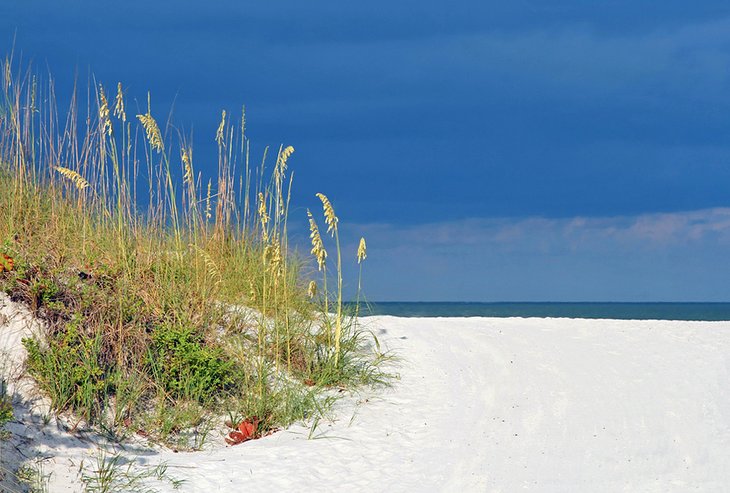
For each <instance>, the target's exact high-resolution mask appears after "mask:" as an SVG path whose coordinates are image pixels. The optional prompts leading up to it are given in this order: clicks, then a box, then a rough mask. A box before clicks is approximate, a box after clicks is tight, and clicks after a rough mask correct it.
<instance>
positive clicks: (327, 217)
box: [317, 193, 339, 236]
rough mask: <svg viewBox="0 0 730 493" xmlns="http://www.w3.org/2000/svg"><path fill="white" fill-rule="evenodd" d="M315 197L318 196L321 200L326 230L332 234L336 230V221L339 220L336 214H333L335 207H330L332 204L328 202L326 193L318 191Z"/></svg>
mask: <svg viewBox="0 0 730 493" xmlns="http://www.w3.org/2000/svg"><path fill="white" fill-rule="evenodd" d="M317 197H319V200H321V201H322V209H323V210H324V222H325V224H327V232H328V233H330V234H332V236H334V235H335V232H336V231H337V222H338V221H339V219H337V216H336V215H335V209H334V208H333V207H332V204H331V203H330V201H329V199H328V198H327V196H326V195H324V194H323V193H318V194H317Z"/></svg>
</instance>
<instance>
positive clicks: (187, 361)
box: [148, 325, 239, 401]
mask: <svg viewBox="0 0 730 493" xmlns="http://www.w3.org/2000/svg"><path fill="white" fill-rule="evenodd" d="M148 365H149V366H150V368H151V370H152V371H151V373H152V374H153V375H154V378H155V380H156V381H157V383H158V384H159V385H160V386H161V387H162V388H163V389H164V390H165V392H167V393H168V394H169V395H170V396H171V397H173V398H175V399H180V398H186V399H194V400H201V401H205V400H208V399H210V398H211V397H213V396H215V395H219V394H222V393H225V392H226V391H228V390H231V389H232V388H233V387H234V386H235V385H236V383H237V378H236V375H237V373H239V372H237V371H236V367H235V364H234V363H233V362H232V361H231V360H229V359H227V358H226V357H225V355H224V353H223V350H222V349H221V348H218V347H211V346H208V345H205V341H204V339H203V337H202V336H200V335H199V334H197V333H196V331H195V330H194V329H192V328H190V327H177V326H169V325H163V326H160V327H157V329H156V330H155V332H154V334H153V336H152V346H151V348H150V351H149V353H148Z"/></svg>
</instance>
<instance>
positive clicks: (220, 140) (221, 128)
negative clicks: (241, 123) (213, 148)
mask: <svg viewBox="0 0 730 493" xmlns="http://www.w3.org/2000/svg"><path fill="white" fill-rule="evenodd" d="M225 128H226V110H223V112H222V113H221V122H220V124H219V125H218V131H217V132H216V133H215V141H216V142H218V145H219V146H220V145H223V131H224V130H225Z"/></svg>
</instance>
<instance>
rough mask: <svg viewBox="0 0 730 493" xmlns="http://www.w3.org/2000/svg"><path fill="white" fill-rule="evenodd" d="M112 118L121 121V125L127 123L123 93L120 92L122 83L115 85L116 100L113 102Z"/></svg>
mask: <svg viewBox="0 0 730 493" xmlns="http://www.w3.org/2000/svg"><path fill="white" fill-rule="evenodd" d="M114 116H116V117H117V118H119V119H120V120H122V123H125V122H126V121H127V113H126V112H125V111H124V93H123V92H122V83H121V82H119V83H118V84H117V98H116V100H115V101H114Z"/></svg>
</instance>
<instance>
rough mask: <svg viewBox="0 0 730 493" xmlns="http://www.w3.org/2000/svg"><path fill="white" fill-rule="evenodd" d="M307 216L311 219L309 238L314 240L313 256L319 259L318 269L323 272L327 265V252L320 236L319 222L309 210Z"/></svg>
mask: <svg viewBox="0 0 730 493" xmlns="http://www.w3.org/2000/svg"><path fill="white" fill-rule="evenodd" d="M307 216H308V217H309V238H310V239H311V240H312V255H314V258H316V259H317V267H318V269H319V270H322V269H323V268H324V265H325V259H326V258H327V250H325V249H324V243H322V236H321V235H320V234H319V228H318V227H317V222H316V221H315V220H314V217H313V216H312V213H311V212H309V210H307Z"/></svg>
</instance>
